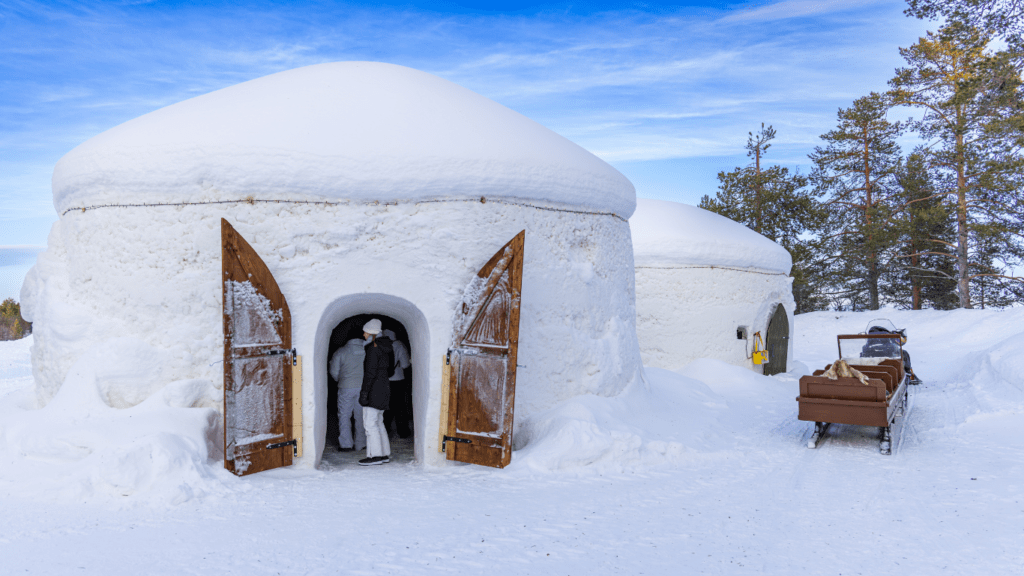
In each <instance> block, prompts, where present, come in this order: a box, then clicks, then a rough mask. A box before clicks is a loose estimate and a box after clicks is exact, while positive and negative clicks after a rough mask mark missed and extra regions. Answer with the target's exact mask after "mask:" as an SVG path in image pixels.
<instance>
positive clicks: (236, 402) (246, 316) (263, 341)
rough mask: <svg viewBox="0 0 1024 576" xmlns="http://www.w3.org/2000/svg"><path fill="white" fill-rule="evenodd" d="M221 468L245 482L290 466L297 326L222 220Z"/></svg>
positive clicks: (248, 249) (254, 257)
mask: <svg viewBox="0 0 1024 576" xmlns="http://www.w3.org/2000/svg"><path fill="white" fill-rule="evenodd" d="M221 261H222V270H223V273H222V277H221V281H222V287H223V297H224V300H223V302H224V467H225V468H227V469H228V470H229V471H231V472H232V473H234V474H236V475H238V476H245V475H247V474H253V473H255V472H261V471H263V470H270V469H272V468H278V467H281V466H290V465H291V463H292V453H293V449H294V447H295V445H296V440H295V438H294V432H293V429H292V413H291V407H292V364H293V362H294V357H295V351H294V350H292V329H291V326H292V320H291V313H290V312H289V311H288V303H287V302H286V301H285V299H284V295H283V294H281V289H280V288H279V287H278V285H277V281H276V280H274V276H273V275H272V274H271V273H270V270H269V269H268V268H267V265H266V264H264V262H263V259H262V258H260V257H259V255H258V254H256V251H255V250H253V248H252V246H250V245H249V243H248V242H246V241H245V239H244V238H242V236H241V235H240V234H239V233H238V232H236V231H235V229H234V228H233V227H232V226H231V224H229V223H228V221H227V220H224V219H221Z"/></svg>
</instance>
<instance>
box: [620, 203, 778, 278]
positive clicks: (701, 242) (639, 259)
mask: <svg viewBox="0 0 1024 576" xmlns="http://www.w3.org/2000/svg"><path fill="white" fill-rule="evenodd" d="M629 227H630V229H632V231H633V253H634V255H635V256H634V258H635V260H636V265H637V266H666V267H670V266H686V265H690V266H728V267H733V268H744V269H751V270H762V271H766V272H780V273H782V274H789V269H790V268H792V266H793V259H792V257H790V255H789V252H788V251H786V249H785V248H783V247H782V246H779V245H778V244H776V243H775V242H772V241H771V240H769V239H767V238H765V237H764V236H761V235H760V234H758V233H757V232H754V231H753V230H751V229H750V228H747V227H746V226H744V225H742V224H739V223H737V222H734V221H732V220H730V219H728V218H726V217H724V216H719V215H718V214H715V213H714V212H708V211H707V210H703V209H701V208H697V207H696V206H690V205H688V204H680V203H678V202H669V201H667V200H648V199H644V198H641V199H638V200H637V204H636V212H635V213H634V214H633V216H632V217H631V218H630V219H629Z"/></svg>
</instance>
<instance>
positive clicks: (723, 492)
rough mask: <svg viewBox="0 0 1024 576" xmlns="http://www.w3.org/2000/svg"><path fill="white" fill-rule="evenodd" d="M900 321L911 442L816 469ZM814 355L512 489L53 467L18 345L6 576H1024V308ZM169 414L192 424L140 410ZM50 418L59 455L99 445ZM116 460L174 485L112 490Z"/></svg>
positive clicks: (381, 477) (132, 459)
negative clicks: (815, 383)
mask: <svg viewBox="0 0 1024 576" xmlns="http://www.w3.org/2000/svg"><path fill="white" fill-rule="evenodd" d="M879 316H884V317H888V318H890V319H891V320H892V321H893V322H894V323H895V324H896V325H897V326H905V327H907V328H908V330H909V336H910V341H909V343H908V350H909V351H910V352H911V354H912V355H913V360H914V366H915V369H916V371H917V373H918V374H919V375H920V376H921V377H922V378H923V379H924V380H925V384H923V385H922V386H918V387H916V388H915V389H914V390H913V394H914V396H913V410H912V412H911V415H910V418H909V420H908V425H907V427H906V430H905V435H904V438H903V442H902V444H901V445H900V446H899V447H898V449H897V451H896V453H895V454H894V455H893V456H890V457H885V456H881V455H880V454H878V450H877V440H876V439H875V437H874V434H875V430H874V429H869V428H860V427H846V426H836V427H833V428H834V430H830V436H829V439H827V440H826V441H825V442H824V444H823V445H822V446H821V448H819V449H818V450H808V449H806V448H805V447H804V442H805V441H806V438H807V436H808V435H809V428H810V424H808V423H805V422H799V421H797V420H796V402H795V401H794V397H795V396H796V395H797V383H796V380H797V377H798V376H799V375H800V374H801V373H804V372H806V371H807V370H809V369H811V368H814V367H818V366H820V365H823V364H824V363H826V362H828V361H830V360H832V359H834V358H835V334H836V333H841V332H859V331H861V330H863V329H864V328H865V325H866V324H867V323H868V321H869V320H871V319H872V318H874V317H879ZM794 338H795V355H796V359H797V361H798V362H799V363H798V362H793V363H791V367H794V366H795V367H794V369H793V371H792V372H791V373H790V374H787V375H780V376H777V377H773V378H765V377H761V376H756V375H753V374H751V373H750V372H747V371H745V370H743V369H740V368H736V367H732V366H729V365H725V364H722V363H720V362H716V361H711V360H698V361H697V362H694V363H693V364H691V365H689V366H688V367H687V368H686V369H684V370H683V371H682V373H679V374H677V373H673V372H668V371H664V370H657V369H648V374H647V376H648V378H647V380H648V385H647V387H643V386H640V385H638V386H635V387H632V388H630V389H628V390H627V391H626V392H624V393H623V394H621V395H619V396H617V397H615V398H599V397H596V396H587V397H582V398H578V399H575V400H571V401H569V402H566V403H563V404H562V405H560V406H558V407H556V408H554V409H552V410H550V411H548V412H546V413H543V414H540V415H538V416H534V417H533V418H531V419H530V420H529V421H528V422H524V423H523V430H522V432H521V434H523V435H526V436H527V437H526V438H521V440H527V442H526V445H525V447H524V448H523V449H522V450H519V451H518V452H516V453H515V454H514V456H513V462H512V465H511V466H510V467H508V468H506V469H505V470H491V469H485V468H480V467H474V466H460V467H446V468H441V469H424V468H422V467H420V466H417V465H414V464H411V463H393V464H389V465H387V466H382V467H375V468H371V469H365V468H358V467H355V466H353V465H352V464H351V463H350V460H348V459H344V458H342V457H341V455H337V454H334V455H328V457H327V459H326V460H327V464H326V465H324V466H323V469H321V470H315V471H314V470H287V469H286V470H276V471H271V472H266V473H262V474H257V475H254V476H251V477H246V478H243V479H236V478H234V477H232V476H230V475H228V474H226V473H223V472H222V471H219V470H217V467H216V464H217V463H216V462H207V463H206V464H204V465H202V469H201V470H198V471H195V470H193V472H194V474H193V475H191V476H190V475H188V474H185V473H184V472H183V471H182V470H184V467H183V466H174V465H169V464H166V463H165V464H164V467H163V468H158V467H155V465H154V464H153V463H152V462H142V461H140V459H144V458H145V456H146V454H147V453H146V452H145V451H144V450H141V451H140V450H139V449H138V446H139V444H138V441H139V439H138V438H136V439H135V440H134V442H136V444H134V446H135V447H136V448H135V450H134V451H131V450H128V451H121V452H118V451H112V452H110V453H107V454H105V455H102V456H104V458H106V460H104V459H102V458H97V455H95V454H94V455H88V454H84V455H79V456H77V457H75V456H74V451H73V450H64V451H60V450H57V449H56V448H54V447H53V446H49V449H51V453H59V454H63V456H62V457H61V458H50V459H46V458H41V457H40V456H39V454H41V453H42V452H40V451H39V450H38V449H36V448H34V447H33V446H34V445H30V444H26V443H25V442H24V438H23V434H24V431H25V430H26V426H27V424H26V421H27V420H26V419H28V418H29V417H30V416H32V415H33V413H34V411H33V410H29V409H28V408H29V404H30V403H31V401H30V399H31V398H32V395H31V394H30V392H29V390H28V387H30V386H31V369H30V367H29V365H28V356H29V354H28V346H29V345H30V342H29V341H21V342H14V343H0V396H3V398H0V511H2V515H0V517H2V518H3V521H2V522H0V573H2V574H26V573H27V574H32V573H46V574H71V573H73V574H103V575H118V574H132V575H136V574H192V573H204V574H205V573H217V574H339V573H341V574H431V573H460V574H477V573H482V572H484V571H487V572H488V573H491V574H618V573H621V574H703V573H706V574H746V573H751V574H798V573H799V574H890V573H899V574H929V575H931V574H944V573H948V574H986V575H994V574H1022V573H1024V355H1022V354H1021V353H1020V352H1021V349H1022V343H1024V309H1011V310H1002V311H993V310H984V311H982V310H961V311H953V312H936V311H920V312H905V311H893V310H887V311H884V312H882V313H824V312H823V313H814V314H808V315H802V316H797V317H796V323H795V329H794ZM180 387H181V386H180V385H179V388H180ZM175 394H179V395H180V394H181V392H180V391H177V392H175ZM169 396H170V395H169V394H168V393H165V399H166V398H167V397H169ZM147 402H148V401H147ZM145 404H147V403H143V404H140V405H139V406H138V407H136V408H132V409H127V410H126V411H125V415H124V417H125V418H128V416H129V414H128V412H127V411H130V410H136V409H137V408H139V407H142V406H144V405H145ZM170 404H173V402H171V403H170ZM161 410H165V411H166V410H183V408H172V407H170V405H168V407H167V408H166V409H164V408H160V409H157V408H154V407H152V406H150V411H149V412H136V413H132V414H134V415H137V416H140V417H142V418H146V417H147V415H149V416H151V417H152V415H159V414H162V413H163V412H162V411H161ZM39 414H42V413H39ZM69 414H70V413H69ZM42 416H45V417H43V418H41V419H37V421H43V420H45V421H46V423H47V426H48V427H49V428H50V429H52V430H51V431H49V432H47V431H46V430H43V429H41V428H37V429H36V432H35V434H36V436H37V437H44V438H49V439H50V441H52V442H58V441H59V442H63V443H65V444H71V445H73V444H74V442H73V436H69V435H68V432H67V430H68V429H72V430H73V429H74V427H75V426H81V427H82V429H83V432H86V431H88V432H89V433H95V429H96V426H97V424H96V423H95V422H91V421H89V420H88V419H83V420H82V421H81V422H70V421H67V420H69V419H70V418H72V417H71V416H68V417H67V418H65V419H62V418H59V417H58V416H59V415H54V414H48V415H47V414H42ZM125 421H127V420H125ZM124 426H126V429H132V427H131V425H129V424H124ZM182 433H183V434H185V433H187V429H185V431H184V432H182ZM428 433H429V431H428ZM172 436H173V435H172ZM165 444H167V445H170V441H169V440H166V439H165V441H161V442H153V443H151V444H145V445H147V446H150V445H151V446H163V445H165ZM54 451H56V452H54ZM187 452H188V450H186V449H181V450H180V451H179V453H187ZM160 454H161V453H159V451H158V450H156V449H154V450H153V451H152V453H150V454H149V455H150V458H155V457H157V456H160ZM164 456H166V454H165V455H164ZM102 462H106V463H107V465H109V466H111V467H112V469H114V470H118V471H119V473H120V474H122V475H123V474H127V473H129V472H131V471H132V470H150V471H152V470H164V471H165V477H164V478H163V482H157V481H155V480H153V479H149V480H147V481H139V480H138V479H135V480H134V481H129V480H125V479H123V478H121V479H120V480H118V482H120V484H118V482H114V481H111V480H110V479H109V478H108V479H107V480H108V481H106V483H104V482H103V481H101V480H103V478H102V477H97V476H96V472H97V471H96V470H95V469H94V468H95V467H96V466H100V465H102ZM90 467H92V468H90ZM90 474H91V475H90ZM85 479H91V481H92V483H89V482H86V481H85ZM168 482H170V483H171V484H174V483H179V484H180V485H181V486H185V487H186V488H187V489H183V490H178V491H174V490H167V484H168ZM117 486H122V487H123V486H131V487H132V491H129V492H130V493H129V495H127V496H122V495H119V494H117V493H116V492H117V490H114V489H113V488H116V487H117Z"/></svg>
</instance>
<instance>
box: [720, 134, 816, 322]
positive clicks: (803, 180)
mask: <svg viewBox="0 0 1024 576" xmlns="http://www.w3.org/2000/svg"><path fill="white" fill-rule="evenodd" d="M774 139H775V129H774V128H772V127H771V126H768V127H765V125H764V124H763V123H762V124H761V130H760V131H759V132H757V133H756V134H755V133H753V132H749V133H748V138H747V145H746V149H747V156H748V157H749V158H751V159H752V160H753V162H752V163H751V164H750V165H748V166H746V167H740V168H736V169H735V170H732V171H731V172H719V173H718V182H719V184H718V192H716V193H715V197H714V198H712V197H710V196H707V195H705V196H704V197H703V198H701V201H700V207H701V208H703V209H705V210H709V211H711V212H715V213H718V214H721V215H722V216H725V217H726V218H730V219H732V220H735V221H736V222H739V223H740V224H743V225H745V226H747V227H748V228H750V229H752V230H754V231H755V232H757V233H759V234H761V235H763V236H765V237H766V238H768V239H770V240H773V241H775V242H778V243H779V244H781V245H782V246H783V247H784V248H785V249H786V250H788V251H789V253H790V255H791V256H792V257H793V270H792V272H791V276H792V277H793V294H794V298H795V299H796V302H797V310H796V312H797V313H802V312H809V311H812V310H818V309H821V308H822V307H824V301H823V300H822V299H821V298H819V297H817V296H815V291H816V281H815V277H816V276H815V270H814V269H813V267H810V266H808V263H809V262H810V257H811V254H812V253H813V252H814V249H813V245H812V243H811V241H810V240H807V239H806V238H803V237H802V235H804V233H805V232H806V231H807V230H809V229H812V228H813V227H814V226H815V225H816V222H817V221H818V219H819V218H820V216H819V214H820V211H819V209H818V205H817V203H816V201H815V199H814V197H813V195H812V194H811V193H810V192H809V191H808V190H807V189H806V187H807V177H806V176H803V175H801V174H799V173H795V174H790V172H789V169H788V168H786V167H783V166H777V165H776V166H765V165H764V163H763V160H764V156H765V154H766V153H767V151H768V149H769V148H770V147H771V141H772V140H774Z"/></svg>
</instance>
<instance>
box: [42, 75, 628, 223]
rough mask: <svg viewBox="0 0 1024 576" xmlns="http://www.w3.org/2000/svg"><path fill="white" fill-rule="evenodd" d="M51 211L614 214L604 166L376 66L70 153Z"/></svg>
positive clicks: (292, 84) (209, 104)
mask: <svg viewBox="0 0 1024 576" xmlns="http://www.w3.org/2000/svg"><path fill="white" fill-rule="evenodd" d="M53 196H54V205H55V206H56V207H57V211H58V213H62V212H63V211H64V210H66V209H68V208H72V207H81V206H89V205H97V204H115V203H133V204H134V203H158V202H174V201H217V200H239V199H245V198H247V197H248V196H252V197H254V198H256V199H295V200H302V199H306V200H308V199H327V200H357V201H368V202H373V201H381V202H386V201H410V200H426V199H437V198H451V199H457V198H479V197H481V196H486V197H488V198H504V199H514V200H517V201H528V202H537V203H544V204H556V205H563V206H569V207H572V208H579V209H586V210H594V211H600V212H612V213H615V214H618V215H619V216H622V217H624V218H628V217H629V215H630V214H632V212H633V208H634V206H635V201H636V193H635V191H634V189H633V185H632V184H631V183H630V182H629V180H628V179H626V177H625V176H623V175H622V174H620V173H619V172H618V171H616V170H615V169H614V168H612V167H611V166H609V165H608V164H606V163H605V162H604V161H602V160H600V159H599V158H597V157H596V156H594V155H593V154H591V153H590V152H587V151H586V150H584V149H583V148H581V147H579V146H577V145H576V144H574V143H572V142H570V141H569V140H567V139H565V138H563V137H562V136H559V135H558V134H555V133H554V132H552V131H551V130H548V129H547V128H545V127H543V126H541V125H540V124H537V123H536V122H534V121H532V120H530V119H529V118H526V117H525V116H523V115H521V114H519V113H517V112H514V111H512V110H509V109H508V108H506V107H504V106H502V105H500V104H498V103H496V102H494V101H492V100H489V99H487V98H484V97H483V96H480V95H479V94H476V93H474V92H471V91H470V90H467V89H465V88H462V87H461V86H458V85H456V84H453V83H451V82H449V81H447V80H443V79H441V78H438V77H437V76H433V75H430V74H427V73H425V72H419V71H417V70H413V69H411V68H405V67H403V66H396V65H392V64H382V63H376V62H336V63H331V64H318V65H314V66H307V67H304V68H297V69H295V70H289V71H286V72H280V73H277V74H271V75H270V76H265V77H263V78H258V79H256V80H251V81H249V82H244V83H242V84H238V85H235V86H231V87H229V88H224V89H223V90H218V91H216V92H211V93H209V94H205V95H203V96H199V97H196V98H193V99H191V100H186V101H184V102H179V103H178V104H174V105H171V106H168V107H166V108H162V109H160V110H157V111H155V112H151V113H149V114H146V115H144V116H140V117H139V118H136V119H134V120H131V121H129V122H126V123H124V124H121V125H120V126H117V127H115V128H112V129H110V130H108V131H106V132H104V133H102V134H100V135H98V136H96V137H94V138H92V139H90V140H88V141H87V142H85V143H84V144H82V145H80V146H78V147H77V148H75V149H74V150H72V151H71V152H69V153H68V154H67V155H66V156H64V157H63V158H62V159H61V160H60V161H59V162H58V163H57V166H56V168H55V169H54V173H53Z"/></svg>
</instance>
